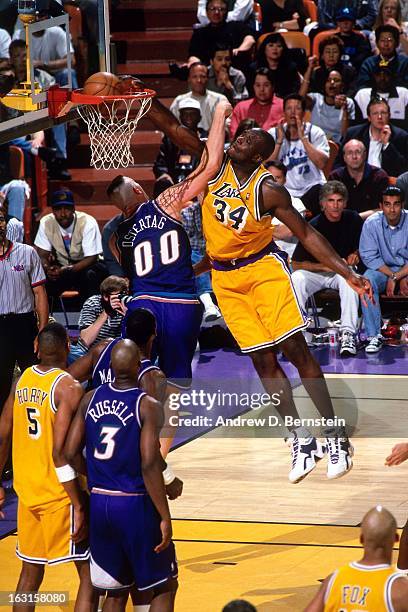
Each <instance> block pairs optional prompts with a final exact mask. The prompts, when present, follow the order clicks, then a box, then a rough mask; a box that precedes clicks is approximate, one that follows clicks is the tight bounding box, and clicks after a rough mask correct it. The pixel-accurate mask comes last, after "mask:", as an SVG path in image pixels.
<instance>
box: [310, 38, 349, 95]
mask: <svg viewBox="0 0 408 612" xmlns="http://www.w3.org/2000/svg"><path fill="white" fill-rule="evenodd" d="M343 47H344V44H343V41H342V40H341V38H339V37H338V36H328V37H327V38H324V39H323V40H322V42H321V43H320V45H319V67H318V68H315V70H314V71H313V73H312V76H311V79H310V91H316V92H318V93H321V94H324V93H325V89H324V85H325V83H326V81H327V78H328V76H329V74H330V72H331V71H332V70H337V72H339V73H340V74H341V76H342V79H343V84H344V93H345V94H346V95H347V96H351V97H352V96H353V93H354V88H355V84H354V83H353V81H354V79H355V78H356V76H357V75H356V71H355V69H354V68H353V67H352V66H345V65H344V64H342V63H341V56H342V53H343Z"/></svg>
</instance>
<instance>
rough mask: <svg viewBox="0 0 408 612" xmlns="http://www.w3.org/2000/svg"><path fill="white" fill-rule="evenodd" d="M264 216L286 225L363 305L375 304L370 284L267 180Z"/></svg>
mask: <svg viewBox="0 0 408 612" xmlns="http://www.w3.org/2000/svg"><path fill="white" fill-rule="evenodd" d="M262 197H263V206H262V208H263V213H264V214H266V213H270V214H271V215H272V214H273V216H275V217H277V219H279V221H281V222H282V223H284V224H285V225H286V226H287V227H288V228H289V229H290V230H291V231H292V232H293V233H294V235H295V236H296V237H297V238H298V239H299V240H300V242H301V243H302V244H303V246H304V247H305V249H306V250H307V251H308V252H309V253H310V254H311V255H313V256H314V257H315V258H316V259H317V260H318V261H320V262H321V263H322V264H324V265H325V266H328V267H329V268H330V269H331V270H333V272H335V273H336V274H340V276H342V277H343V278H345V280H346V281H347V282H348V284H349V285H350V286H351V287H352V288H353V289H354V291H356V292H357V293H358V294H359V295H360V297H361V299H362V302H363V304H365V303H366V299H369V300H370V301H372V300H373V290H372V287H371V283H370V281H369V280H368V279H367V278H364V276H360V274H356V273H355V272H354V271H353V270H352V269H351V268H350V267H349V266H348V265H347V264H346V262H345V261H343V259H342V258H341V257H340V256H339V255H338V254H337V253H336V251H335V250H334V249H333V247H332V246H331V245H330V243H329V242H328V241H327V240H326V238H324V236H322V235H321V234H320V233H319V232H317V231H316V230H315V229H314V228H313V227H312V226H311V225H310V224H309V223H307V222H306V221H305V220H304V219H303V217H302V216H301V215H300V214H299V213H298V212H297V211H296V210H295V208H294V207H293V206H292V201H291V198H290V195H289V192H288V191H287V190H286V189H285V187H280V186H278V185H276V183H273V182H272V181H271V180H269V179H267V180H265V181H264V182H263V183H262Z"/></svg>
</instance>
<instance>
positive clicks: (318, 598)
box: [304, 576, 331, 612]
mask: <svg viewBox="0 0 408 612" xmlns="http://www.w3.org/2000/svg"><path fill="white" fill-rule="evenodd" d="M330 578H331V576H327V578H325V579H324V580H323V582H322V585H321V587H320V589H319V590H318V591H317V593H316V595H315V596H314V597H313V599H312V601H311V602H310V604H309V605H308V606H306V608H305V609H304V612H323V610H324V597H325V594H326V589H327V585H328V583H329V580H330Z"/></svg>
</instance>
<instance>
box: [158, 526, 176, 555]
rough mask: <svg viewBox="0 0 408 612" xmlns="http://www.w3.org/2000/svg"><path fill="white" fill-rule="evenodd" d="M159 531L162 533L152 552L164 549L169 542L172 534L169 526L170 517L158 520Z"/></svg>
mask: <svg viewBox="0 0 408 612" xmlns="http://www.w3.org/2000/svg"><path fill="white" fill-rule="evenodd" d="M160 531H161V534H162V541H161V542H160V544H158V545H157V546H156V547H155V549H154V552H156V553H159V552H162V550H165V549H166V548H167V547H168V545H169V544H170V542H171V536H172V535H173V529H172V527H171V520H170V519H162V520H161V521H160Z"/></svg>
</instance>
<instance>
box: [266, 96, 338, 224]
mask: <svg viewBox="0 0 408 612" xmlns="http://www.w3.org/2000/svg"><path fill="white" fill-rule="evenodd" d="M283 104H284V109H283V110H284V113H285V121H284V122H283V123H281V124H278V125H277V127H276V128H272V129H271V130H269V133H270V134H272V136H273V137H274V139H275V149H274V151H273V153H272V155H271V157H270V159H271V160H273V161H277V160H279V161H281V162H282V163H283V164H284V165H285V166H286V168H287V169H288V172H287V175H286V188H287V189H288V191H289V193H290V195H291V196H295V197H297V198H301V200H302V201H303V204H304V205H305V206H306V208H307V209H308V210H309V211H311V212H312V213H313V214H317V212H318V210H319V206H318V194H319V188H320V185H323V184H324V183H325V182H326V177H325V176H324V173H323V168H324V167H325V165H326V164H327V162H328V160H329V152H330V148H329V143H328V140H327V137H326V135H325V133H324V132H323V130H322V129H321V128H319V127H317V125H313V124H311V123H309V121H304V116H305V109H306V103H305V100H304V99H303V98H302V97H301V96H299V95H298V94H292V95H289V96H287V97H286V98H285V100H284V103H283Z"/></svg>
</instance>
